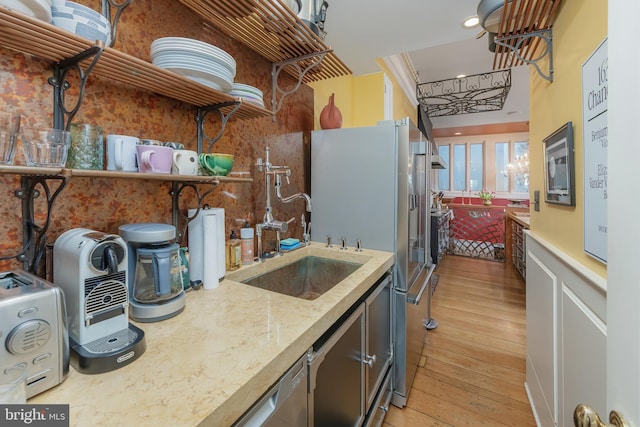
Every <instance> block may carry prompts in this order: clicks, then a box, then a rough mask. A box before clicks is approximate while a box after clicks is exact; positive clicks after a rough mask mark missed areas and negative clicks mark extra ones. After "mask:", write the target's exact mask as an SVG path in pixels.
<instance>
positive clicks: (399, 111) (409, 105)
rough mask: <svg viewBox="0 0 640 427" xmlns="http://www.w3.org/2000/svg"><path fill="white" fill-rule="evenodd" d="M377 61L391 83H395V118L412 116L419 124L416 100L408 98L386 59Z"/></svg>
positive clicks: (414, 121)
mask: <svg viewBox="0 0 640 427" xmlns="http://www.w3.org/2000/svg"><path fill="white" fill-rule="evenodd" d="M376 63H377V64H378V67H380V69H381V70H382V71H383V72H384V73H385V74H386V75H387V76H388V77H389V79H390V80H391V83H393V118H394V119H396V120H398V119H401V118H403V117H410V118H411V120H412V121H413V123H415V124H418V113H417V108H416V105H415V104H414V101H411V100H410V99H409V98H407V96H406V95H405V94H404V91H403V90H402V88H401V87H400V85H398V81H397V80H396V78H395V76H394V75H393V73H392V72H391V70H390V69H389V67H387V66H386V64H385V63H384V61H382V60H380V59H378V60H377V61H376ZM412 89H413V88H412Z"/></svg>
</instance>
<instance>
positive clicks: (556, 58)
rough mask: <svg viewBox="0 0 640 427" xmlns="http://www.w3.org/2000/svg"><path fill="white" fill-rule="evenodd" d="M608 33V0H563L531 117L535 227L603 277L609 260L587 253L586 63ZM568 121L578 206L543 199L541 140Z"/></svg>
mask: <svg viewBox="0 0 640 427" xmlns="http://www.w3.org/2000/svg"><path fill="white" fill-rule="evenodd" d="M606 36H607V2H606V1H602V0H581V1H573V0H570V1H565V2H563V3H562V6H561V8H560V10H559V14H558V16H557V18H556V21H555V23H554V25H553V64H554V76H553V82H552V83H550V82H548V81H546V80H544V79H542V78H541V77H540V76H539V75H538V74H537V73H536V72H535V70H534V69H533V67H531V89H530V117H529V123H530V128H529V135H530V139H529V141H530V143H529V155H530V164H531V166H532V167H531V170H530V186H529V188H530V189H531V192H532V193H531V199H532V200H533V191H534V190H539V191H540V212H534V211H533V209H532V212H531V229H532V230H534V231H535V232H536V233H537V234H539V235H541V236H542V237H544V238H545V239H546V240H548V241H549V242H551V243H553V244H554V245H555V246H557V247H558V248H560V249H562V250H563V251H565V252H566V253H567V254H569V255H570V256H572V257H573V258H575V259H576V260H577V261H579V262H581V263H582V264H584V265H586V266H587V267H588V268H590V269H592V270H593V271H594V272H595V273H596V274H599V275H600V276H602V277H606V274H607V270H606V265H604V264H602V263H601V262H599V261H596V260H595V259H593V258H591V257H590V256H588V255H587V254H585V253H584V231H583V225H584V221H583V218H584V197H583V182H584V180H583V151H582V64H583V63H584V61H585V60H586V59H587V58H588V57H589V56H590V55H591V54H592V53H593V51H594V50H595V49H596V48H597V47H598V46H599V45H600V43H601V42H602V41H603V40H604V39H605V38H606ZM545 66H546V65H545ZM543 69H544V67H543ZM569 121H571V122H573V127H574V136H573V137H574V147H575V155H574V158H575V191H576V206H575V207H567V206H560V205H553V204H548V203H545V202H544V146H543V142H542V140H543V139H544V138H546V137H547V136H549V135H550V134H551V133H553V132H554V131H555V130H556V129H558V128H559V127H560V126H562V125H563V124H565V123H566V122H569Z"/></svg>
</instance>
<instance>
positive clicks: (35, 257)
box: [15, 175, 69, 277]
mask: <svg viewBox="0 0 640 427" xmlns="http://www.w3.org/2000/svg"><path fill="white" fill-rule="evenodd" d="M68 180H69V178H68V177H66V176H37V175H28V176H27V175H24V176H22V178H21V188H20V189H18V190H16V192H15V195H16V197H18V198H20V199H21V200H22V252H21V253H20V254H18V255H17V256H16V258H17V259H18V261H22V263H23V269H24V270H25V271H28V272H30V273H35V274H38V275H40V276H42V277H44V274H43V273H44V272H42V271H38V269H39V268H40V266H41V262H42V260H43V257H44V254H45V246H46V233H47V230H48V229H49V224H50V223H51V211H52V209H53V203H54V202H55V200H56V197H58V194H60V192H61V191H62V189H63V188H64V187H65V186H66V185H67V182H68ZM48 181H57V182H58V186H57V187H56V188H55V190H53V192H52V189H51V188H50V187H49V184H48ZM37 186H40V187H41V188H42V192H43V193H44V195H45V197H46V203H47V207H46V208H47V210H46V219H45V221H44V224H42V225H39V224H37V223H36V218H35V217H36V212H35V208H34V200H35V199H36V198H38V197H40V195H41V194H42V193H41V191H40V190H38V189H37V188H36V187H37Z"/></svg>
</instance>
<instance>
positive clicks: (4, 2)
mask: <svg viewBox="0 0 640 427" xmlns="http://www.w3.org/2000/svg"><path fill="white" fill-rule="evenodd" d="M0 6H5V7H7V8H9V9H13V10H15V11H16V12H20V13H23V14H25V15H27V16H31V17H32V18H37V19H40V20H42V21H44V22H47V23H51V1H50V0H0Z"/></svg>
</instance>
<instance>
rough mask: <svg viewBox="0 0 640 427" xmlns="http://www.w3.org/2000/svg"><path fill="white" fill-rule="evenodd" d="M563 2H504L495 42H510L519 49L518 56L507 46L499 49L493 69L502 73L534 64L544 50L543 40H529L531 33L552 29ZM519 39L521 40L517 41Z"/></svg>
mask: <svg viewBox="0 0 640 427" xmlns="http://www.w3.org/2000/svg"><path fill="white" fill-rule="evenodd" d="M561 1H562V0H522V1H517V2H516V1H514V2H512V1H510V0H505V2H504V8H503V9H502V16H501V18H500V27H499V31H498V34H497V35H496V39H500V38H502V37H513V38H510V40H509V41H508V44H509V45H511V46H513V47H516V46H517V45H518V47H519V48H518V49H517V50H518V53H519V56H518V55H516V54H515V53H514V51H513V50H512V49H510V48H508V47H506V46H500V45H496V51H495V56H494V58H493V69H494V70H498V69H503V68H510V67H515V66H518V65H522V64H524V63H525V60H527V61H534V60H535V59H536V58H537V57H538V56H539V55H540V52H539V50H540V49H541V48H542V49H544V46H542V45H541V44H540V43H541V39H540V37H528V35H530V34H531V33H535V32H537V31H543V30H548V29H549V28H551V26H552V25H553V21H554V18H555V15H556V11H557V9H558V6H559V5H560V2H561ZM517 36H520V37H517Z"/></svg>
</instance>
